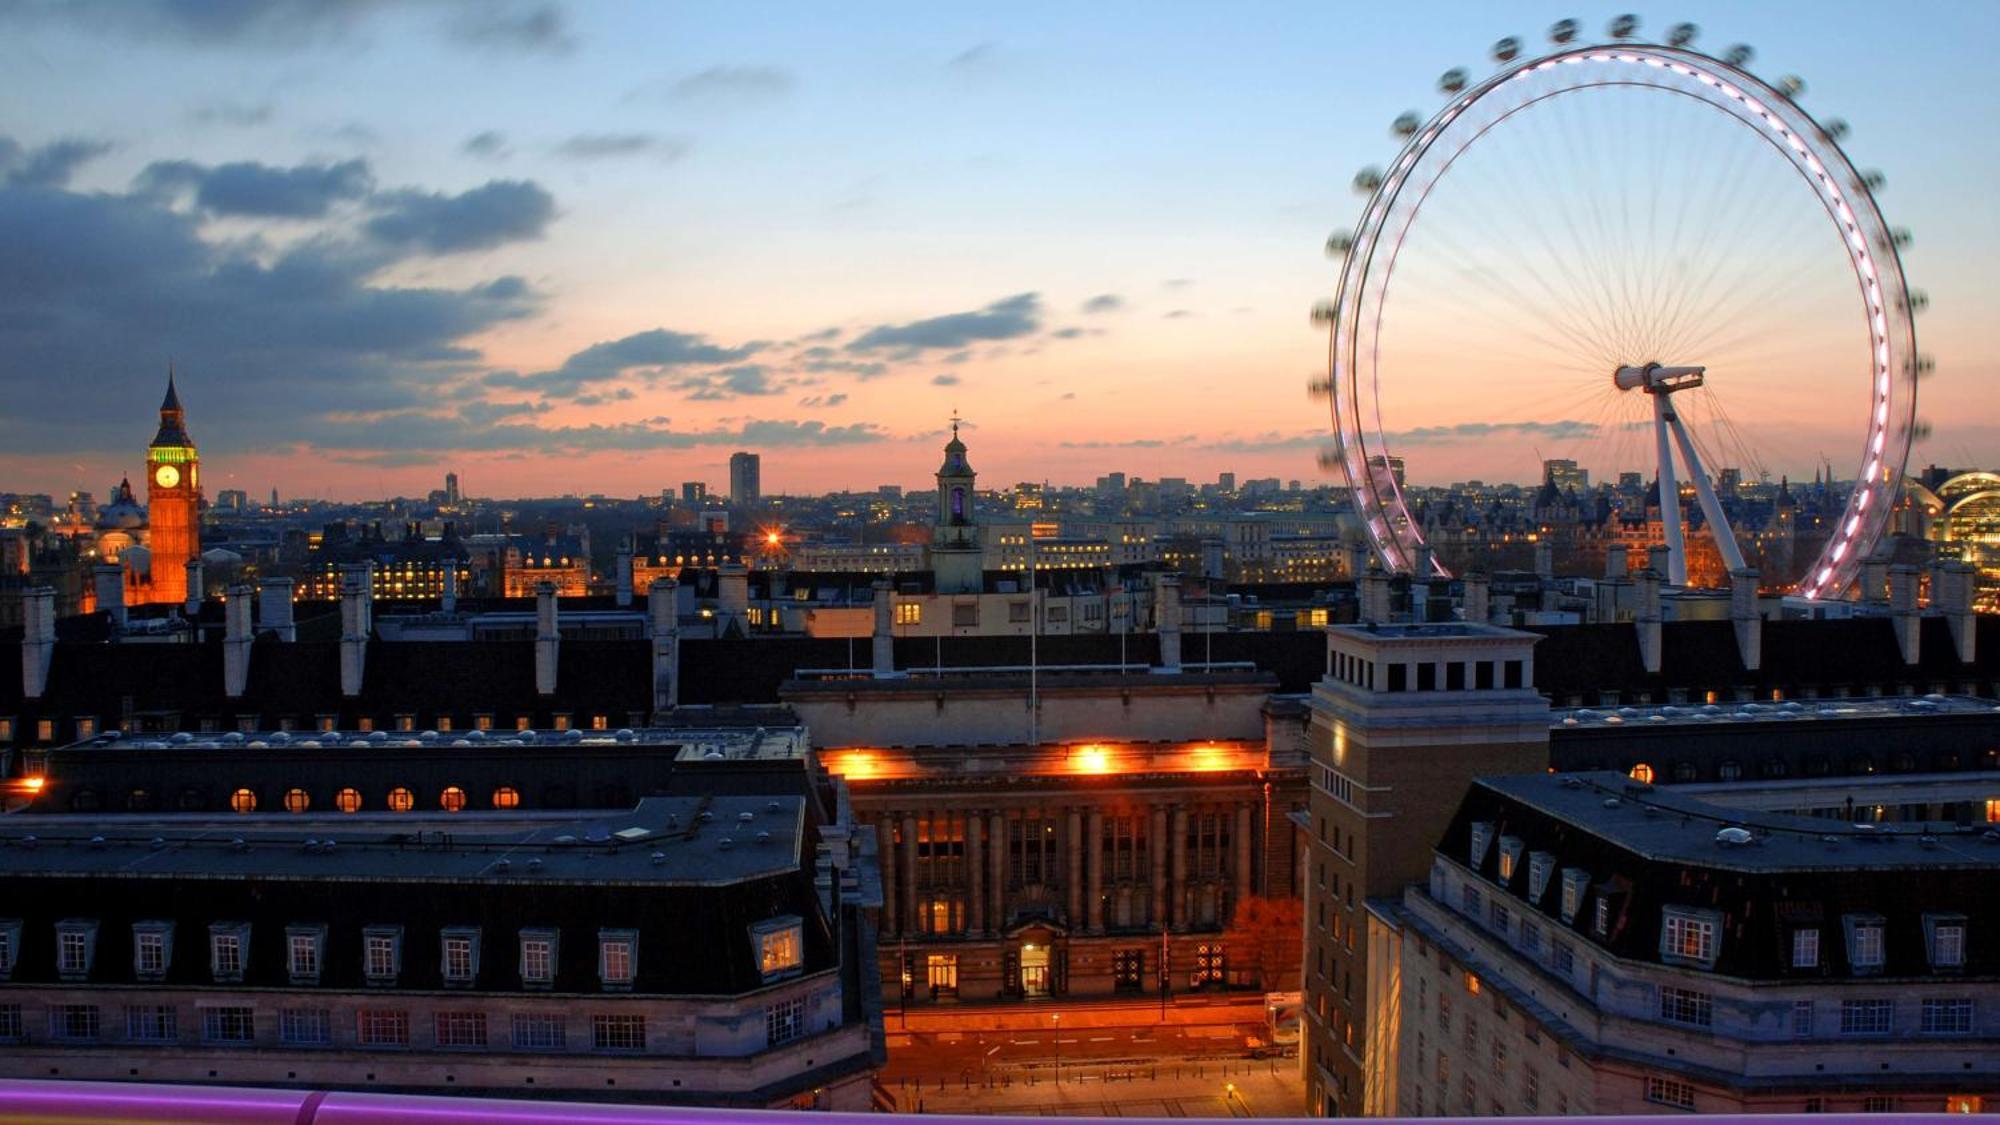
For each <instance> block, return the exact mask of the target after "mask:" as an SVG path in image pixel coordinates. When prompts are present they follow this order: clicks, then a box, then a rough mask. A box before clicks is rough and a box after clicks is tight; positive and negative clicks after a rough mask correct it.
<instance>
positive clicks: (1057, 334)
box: [1049, 328, 1090, 340]
mask: <svg viewBox="0 0 2000 1125" xmlns="http://www.w3.org/2000/svg"><path fill="white" fill-rule="evenodd" d="M1089 334H1090V332H1089V330H1088V329H1083V328H1058V329H1056V330H1055V331H1054V332H1051V333H1049V335H1050V336H1051V337H1053V338H1055V339H1057V340H1074V339H1076V338H1077V337H1079V336H1088V335H1089Z"/></svg>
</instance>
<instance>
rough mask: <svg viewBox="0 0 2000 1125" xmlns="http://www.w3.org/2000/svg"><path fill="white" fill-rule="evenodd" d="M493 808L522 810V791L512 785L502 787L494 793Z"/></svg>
mask: <svg viewBox="0 0 2000 1125" xmlns="http://www.w3.org/2000/svg"><path fill="white" fill-rule="evenodd" d="M493 807H494V808H496V809H518V808H520V807H521V791H520V790H519V789H516V788H514V787H513V786H511V785H502V786H501V787H500V788H498V789H495V790H494V791H493Z"/></svg>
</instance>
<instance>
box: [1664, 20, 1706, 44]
mask: <svg viewBox="0 0 2000 1125" xmlns="http://www.w3.org/2000/svg"><path fill="white" fill-rule="evenodd" d="M1699 34H1701V29H1700V28H1698V27H1696V26H1695V25H1693V24H1691V23H1677V24H1675V25H1674V26H1673V28H1672V29H1670V30H1669V31H1668V32H1667V46H1669V47H1685V46H1687V45H1688V44H1690V43H1693V42H1694V37H1695V36H1697V35H1699Z"/></svg>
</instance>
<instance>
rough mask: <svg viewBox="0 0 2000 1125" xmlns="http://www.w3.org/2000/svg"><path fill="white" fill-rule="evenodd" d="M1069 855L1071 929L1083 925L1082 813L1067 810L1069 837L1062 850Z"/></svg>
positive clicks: (1067, 919)
mask: <svg viewBox="0 0 2000 1125" xmlns="http://www.w3.org/2000/svg"><path fill="white" fill-rule="evenodd" d="M1063 850H1064V851H1066V852H1068V853H1069V886H1068V887H1067V888H1066V889H1067V890H1068V891H1069V896H1068V897H1069V915H1068V917H1067V918H1066V919H1065V921H1066V922H1067V923H1068V925H1069V927H1070V928H1071V929H1073V930H1074V929H1078V928H1080V927H1081V926H1082V925H1083V811H1082V810H1081V809H1071V810H1069V837H1068V839H1067V841H1066V844H1065V846H1064V848H1063Z"/></svg>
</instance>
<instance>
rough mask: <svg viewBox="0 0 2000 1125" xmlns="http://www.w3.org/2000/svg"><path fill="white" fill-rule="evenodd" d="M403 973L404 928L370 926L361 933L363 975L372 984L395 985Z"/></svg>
mask: <svg viewBox="0 0 2000 1125" xmlns="http://www.w3.org/2000/svg"><path fill="white" fill-rule="evenodd" d="M402 971H403V927H401V926H369V927H367V928H366V929H364V930H362V931H361V973H362V975H363V976H364V977H366V978H367V979H368V983H370V984H394V983H396V977H397V976H398V975H399V974H401V973H402Z"/></svg>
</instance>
